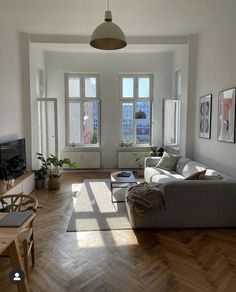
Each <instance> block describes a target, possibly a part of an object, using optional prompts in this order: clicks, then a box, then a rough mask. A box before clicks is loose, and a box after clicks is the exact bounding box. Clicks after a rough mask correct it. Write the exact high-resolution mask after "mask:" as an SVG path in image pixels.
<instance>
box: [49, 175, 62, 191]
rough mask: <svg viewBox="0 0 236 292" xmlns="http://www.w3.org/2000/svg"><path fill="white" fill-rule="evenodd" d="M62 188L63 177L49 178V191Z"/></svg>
mask: <svg viewBox="0 0 236 292" xmlns="http://www.w3.org/2000/svg"><path fill="white" fill-rule="evenodd" d="M60 186H61V176H58V177H49V181H48V189H49V190H59V189H60Z"/></svg>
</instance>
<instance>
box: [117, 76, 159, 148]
mask: <svg viewBox="0 0 236 292" xmlns="http://www.w3.org/2000/svg"><path fill="white" fill-rule="evenodd" d="M120 88H121V89H120V103H121V142H122V143H123V144H133V145H150V144H151V124H152V121H151V119H152V115H151V108H152V96H153V88H152V75H151V74H142V75H141V74H132V75H131V74H129V75H128V74H122V75H121V76H120Z"/></svg>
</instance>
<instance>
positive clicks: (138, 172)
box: [131, 152, 146, 177]
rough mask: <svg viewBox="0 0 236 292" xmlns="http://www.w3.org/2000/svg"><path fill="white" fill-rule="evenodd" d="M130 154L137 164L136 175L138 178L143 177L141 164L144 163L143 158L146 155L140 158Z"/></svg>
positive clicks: (135, 154)
mask: <svg viewBox="0 0 236 292" xmlns="http://www.w3.org/2000/svg"><path fill="white" fill-rule="evenodd" d="M131 154H132V155H133V156H134V157H135V161H136V162H137V164H138V171H137V175H138V176H139V177H143V163H144V158H145V157H146V155H145V156H144V157H141V156H139V155H138V154H137V153H133V152H132V153H131Z"/></svg>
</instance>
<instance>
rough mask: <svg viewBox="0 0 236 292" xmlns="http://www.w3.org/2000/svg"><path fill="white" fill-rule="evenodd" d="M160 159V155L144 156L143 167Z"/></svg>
mask: <svg viewBox="0 0 236 292" xmlns="http://www.w3.org/2000/svg"><path fill="white" fill-rule="evenodd" d="M160 160H161V157H158V156H153V157H146V158H145V160H144V168H145V167H153V166H156V165H157V163H158V162H159V161H160Z"/></svg>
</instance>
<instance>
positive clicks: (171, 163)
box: [156, 152, 179, 170]
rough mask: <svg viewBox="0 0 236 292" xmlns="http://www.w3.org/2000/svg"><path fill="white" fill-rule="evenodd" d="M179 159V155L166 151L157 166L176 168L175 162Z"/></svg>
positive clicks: (167, 168)
mask: <svg viewBox="0 0 236 292" xmlns="http://www.w3.org/2000/svg"><path fill="white" fill-rule="evenodd" d="M178 159H179V156H177V155H172V154H169V153H167V152H164V154H163V156H162V158H161V160H160V161H159V162H158V163H157V165H156V167H158V168H162V169H165V170H174V168H175V164H176V162H177V160H178Z"/></svg>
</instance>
